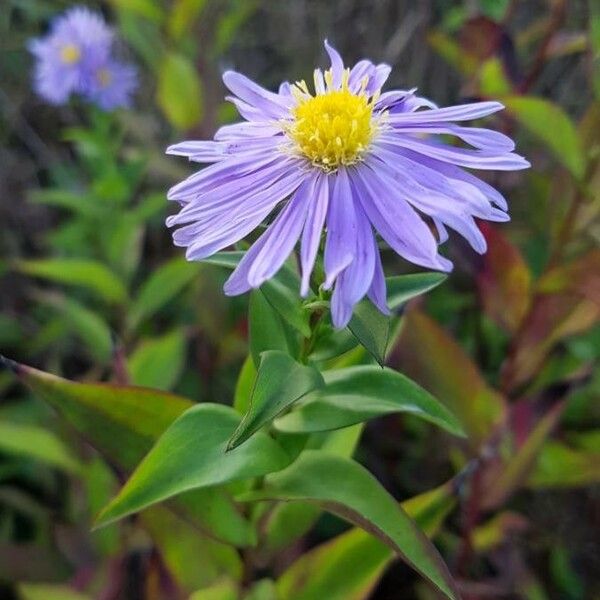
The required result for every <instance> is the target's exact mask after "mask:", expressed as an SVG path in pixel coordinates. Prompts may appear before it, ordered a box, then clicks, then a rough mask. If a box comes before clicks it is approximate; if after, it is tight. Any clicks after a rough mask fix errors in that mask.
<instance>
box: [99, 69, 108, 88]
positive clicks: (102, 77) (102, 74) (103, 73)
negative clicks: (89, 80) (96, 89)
mask: <svg viewBox="0 0 600 600" xmlns="http://www.w3.org/2000/svg"><path fill="white" fill-rule="evenodd" d="M96 77H98V81H99V82H100V85H101V86H102V87H106V86H107V85H109V84H110V82H111V81H112V73H111V72H110V71H109V70H108V69H100V70H99V71H98V73H96Z"/></svg>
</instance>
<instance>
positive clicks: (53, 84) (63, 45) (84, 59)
mask: <svg viewBox="0 0 600 600" xmlns="http://www.w3.org/2000/svg"><path fill="white" fill-rule="evenodd" d="M113 41H114V33H113V30H112V29H111V28H110V27H109V26H108V25H107V24H106V22H105V21H104V19H103V18H102V16H101V15H99V14H97V13H95V12H92V11H91V10H89V9H87V8H85V7H81V6H76V7H74V8H71V9H69V10H68V11H67V12H66V13H64V14H63V15H61V16H59V17H57V18H56V19H55V20H54V21H53V23H52V25H51V27H50V31H49V33H48V34H47V35H46V36H44V37H42V38H38V39H33V40H31V41H30V42H29V45H28V47H29V50H30V52H31V53H32V54H33V55H34V56H35V58H36V65H35V73H34V88H35V90H36V92H37V93H38V94H39V95H40V96H42V97H43V98H44V99H45V100H47V101H48V102H50V103H52V104H64V103H66V102H67V101H68V99H69V97H70V95H71V94H73V93H77V94H81V95H84V96H86V97H88V98H90V99H91V100H92V101H94V102H96V103H97V104H98V105H99V106H100V107H101V108H103V109H105V110H108V109H111V108H115V107H117V106H126V105H128V103H129V99H130V95H131V92H132V91H133V88H134V87H135V71H134V70H133V68H132V67H127V66H125V65H121V64H119V63H116V62H115V61H113V59H112V58H111V50H112V45H113ZM108 73H110V75H107V74H108ZM119 86H122V88H123V89H121V88H120V87H119Z"/></svg>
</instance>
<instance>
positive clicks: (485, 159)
mask: <svg viewBox="0 0 600 600" xmlns="http://www.w3.org/2000/svg"><path fill="white" fill-rule="evenodd" d="M380 140H381V141H383V142H385V143H387V144H390V145H393V146H400V147H402V148H408V149H409V150H413V151H414V152H418V153H420V154H424V155H425V156H430V157H431V158H436V159H437V160H441V161H442V162H447V163H452V164H454V165H458V166H460V167H468V168H471V169H485V170H498V171H516V170H519V169H527V168H528V167H529V166H530V164H529V162H528V161H527V160H525V159H524V158H523V157H522V156H519V155H518V154H514V153H512V152H505V153H501V154H490V153H487V152H482V151H479V150H470V149H468V148H457V147H455V146H447V145H446V144H438V143H432V142H428V141H425V140H420V139H417V138H412V137H408V136H406V137H404V136H394V135H390V134H385V135H382V136H381V137H380Z"/></svg>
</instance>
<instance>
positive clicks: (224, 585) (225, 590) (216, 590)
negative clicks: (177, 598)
mask: <svg viewBox="0 0 600 600" xmlns="http://www.w3.org/2000/svg"><path fill="white" fill-rule="evenodd" d="M238 598H239V595H238V588H237V586H236V585H235V584H234V583H232V582H231V581H228V580H223V581H219V582H217V583H215V584H213V585H211V586H210V587H207V588H203V589H201V590H197V591H196V592H194V593H193V594H192V595H191V596H190V597H189V600H238Z"/></svg>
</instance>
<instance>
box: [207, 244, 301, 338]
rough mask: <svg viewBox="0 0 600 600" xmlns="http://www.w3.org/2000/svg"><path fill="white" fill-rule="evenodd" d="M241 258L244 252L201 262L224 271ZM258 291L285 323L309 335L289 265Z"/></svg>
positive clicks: (233, 265)
mask: <svg viewBox="0 0 600 600" xmlns="http://www.w3.org/2000/svg"><path fill="white" fill-rule="evenodd" d="M243 256H244V252H240V251H235V252H217V254H215V255H214V256H211V257H209V258H206V259H204V260H203V261H202V262H205V263H208V264H211V265H218V266H220V267H225V268H226V269H235V268H236V267H237V265H238V263H239V262H240V260H241V259H242V257H243ZM260 291H261V292H262V293H263V294H264V296H265V298H266V299H267V301H268V302H269V304H270V305H271V306H272V307H273V308H274V309H275V310H276V311H277V312H278V313H279V315H280V316H281V318H282V319H283V320H284V321H285V322H286V323H288V324H289V325H291V326H292V327H294V328H295V329H297V330H298V331H300V333H302V335H304V336H305V337H308V336H309V335H310V327H309V324H308V320H309V317H310V315H309V313H308V311H306V310H304V308H303V307H302V299H301V298H300V279H299V277H298V274H297V273H296V272H295V271H294V270H293V269H292V268H291V267H290V266H289V264H284V265H283V267H282V268H281V269H280V270H279V272H278V273H277V275H275V276H274V277H272V278H271V279H269V280H267V281H265V283H263V285H262V286H261V287H260Z"/></svg>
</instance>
